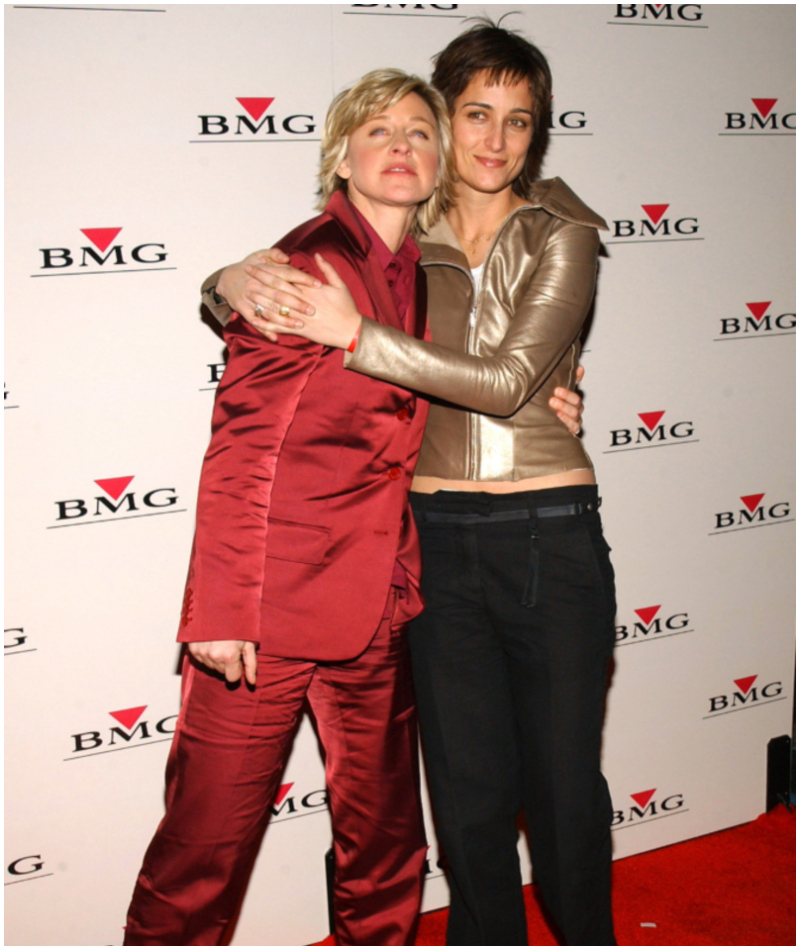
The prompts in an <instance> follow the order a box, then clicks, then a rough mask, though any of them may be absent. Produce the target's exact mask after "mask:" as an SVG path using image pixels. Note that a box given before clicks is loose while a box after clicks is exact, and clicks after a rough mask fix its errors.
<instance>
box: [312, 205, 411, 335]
mask: <svg viewBox="0 0 800 950" xmlns="http://www.w3.org/2000/svg"><path fill="white" fill-rule="evenodd" d="M325 212H326V214H329V215H330V216H331V217H332V218H333V219H334V220H335V221H336V222H337V223H338V224H339V225H340V227H341V229H342V231H343V232H344V236H345V239H346V240H347V242H348V244H349V245H350V247H351V249H352V250H353V252H354V253H355V254H356V256H357V257H358V258H360V259H361V260H362V261H363V262H364V264H363V270H362V274H361V276H362V279H363V281H364V286H365V288H366V290H367V293H368V294H369V297H370V300H371V301H372V305H373V308H374V312H375V319H376V320H377V321H378V323H385V324H386V325H387V326H390V327H395V328H397V329H398V330H405V327H404V325H403V320H402V319H401V317H400V315H399V314H398V312H397V308H396V307H395V305H394V300H393V299H392V293H391V291H390V290H389V286H388V284H387V283H386V275H385V273H384V270H383V267H382V266H381V262H380V259H379V256H378V252H377V250H376V248H375V246H374V245H373V243H372V241H370V239H369V237H368V236H367V233H366V231H365V230H364V227H363V225H362V223H361V221H360V220H359V215H358V213H357V212H356V209H355V207H354V206H353V204H352V203H351V201H350V199H349V198H348V197H347V195H346V194H345V193H344V192H343V191H336V192H334V193H333V195H332V197H331V199H330V201H329V202H328V204H327V205H326V206H325ZM403 251H404V248H401V250H400V253H403ZM417 285H418V286H417V289H419V278H418V280H417ZM415 296H416V297H417V298H418V294H415ZM414 304H415V301H414V300H412V303H411V306H412V307H414ZM413 319H414V321H415V329H417V330H418V332H417V335H421V333H420V332H419V331H420V330H421V331H422V332H424V326H425V324H424V320H425V312H424V308H423V312H422V314H419V313H415V314H414V317H413ZM420 321H422V324H421V327H418V326H417V325H419V324H420Z"/></svg>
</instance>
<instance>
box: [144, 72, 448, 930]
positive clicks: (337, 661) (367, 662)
mask: <svg viewBox="0 0 800 950" xmlns="http://www.w3.org/2000/svg"><path fill="white" fill-rule="evenodd" d="M449 161H450V158H449V122H448V118H447V111H446V107H445V105H444V102H443V100H442V98H441V97H440V95H439V94H438V93H436V92H435V91H434V90H433V89H431V88H430V87H429V86H428V85H426V84H425V83H424V82H422V80H420V79H417V78H416V77H413V76H407V75H405V74H404V73H401V72H400V71H398V70H382V71H381V70H379V71H376V72H373V73H370V74H368V75H367V76H365V77H364V78H363V79H362V80H360V81H359V82H358V83H356V85H355V86H353V88H352V89H349V90H347V91H346V92H345V93H343V94H341V95H340V96H338V97H337V99H336V100H334V102H333V104H332V106H331V108H330V111H329V113H328V117H327V121H326V127H325V133H324V136H323V141H322V171H321V187H322V193H323V196H324V202H323V203H324V210H323V213H322V214H321V215H320V216H319V217H317V218H314V219H313V220H311V221H307V222H306V223H305V224H302V225H300V227H299V228H297V229H295V230H294V231H292V232H291V233H290V234H289V235H287V236H286V237H285V238H284V239H283V241H282V242H281V243H280V246H281V248H282V249H283V251H284V252H285V253H286V254H287V255H288V256H289V258H290V260H291V263H292V264H293V265H294V266H295V267H296V268H300V269H302V270H304V271H305V272H307V273H309V274H312V275H320V271H319V268H318V262H319V260H320V258H319V254H324V255H325V258H326V259H327V260H328V261H330V262H332V263H334V264H335V266H336V268H337V271H338V273H339V274H340V275H341V278H342V284H341V286H346V287H347V289H348V292H349V294H351V295H352V298H353V299H354V300H355V301H356V302H357V306H358V308H359V310H360V312H362V313H364V314H365V315H366V316H368V317H369V318H370V319H372V320H375V321H376V322H378V323H381V324H383V325H385V326H387V327H392V328H394V329H396V330H397V331H398V332H399V333H404V334H406V333H407V334H409V335H410V337H417V338H421V337H422V336H423V334H424V332H425V326H426V324H425V299H424V278H423V277H422V275H421V272H420V269H419V265H418V259H419V250H418V248H417V246H416V245H415V243H414V241H413V239H412V238H411V236H410V231H411V230H412V228H415V227H429V226H430V224H431V223H432V221H433V220H435V218H436V217H437V216H438V215H439V214H440V212H441V210H442V209H443V208H444V207H445V206H446V203H447V198H448V194H449V189H450V187H451V178H450V171H449ZM225 338H226V342H227V345H228V350H229V354H230V358H229V361H228V365H227V368H226V371H225V374H224V376H223V379H222V381H221V382H220V385H219V389H218V391H217V395H216V401H215V406H214V417H213V435H212V439H211V444H210V446H209V449H208V452H207V454H206V457H205V461H204V463H203V470H202V475H201V481H200V490H199V496H198V505H197V527H196V536H195V542H194V547H193V551H192V558H191V564H190V569H189V577H188V581H187V585H186V595H185V598H184V609H183V615H182V619H181V626H180V633H179V640H180V641H182V642H184V643H186V644H187V645H188V654H189V655H188V656H187V658H186V661H185V666H184V679H183V700H182V705H181V712H180V716H179V720H178V726H177V730H176V733H175V739H174V743H173V746H172V750H171V753H170V758H169V763H168V766H167V812H166V815H165V817H164V819H163V821H162V822H161V825H160V826H159V829H158V831H157V833H156V836H155V838H154V839H153V841H152V843H151V845H150V847H149V849H148V851H147V854H146V856H145V860H144V865H143V867H142V870H141V873H140V875H139V879H138V882H137V885H136V890H135V892H134V895H133V900H132V903H131V907H130V911H129V916H128V925H127V929H126V939H125V944H126V945H129V946H132V945H158V946H164V945H168V946H170V945H190V946H193V945H201V946H209V945H211V946H213V945H216V944H219V943H220V942H221V941H222V940H223V938H224V936H225V933H226V930H227V929H228V927H229V925H230V923H231V920H232V919H233V917H234V915H235V912H236V909H237V907H238V906H239V903H240V901H241V898H242V894H243V890H244V887H245V885H246V882H247V878H248V875H249V872H250V869H251V867H252V863H253V861H254V859H255V855H256V852H257V849H258V845H259V842H260V838H261V835H262V833H263V831H264V827H265V825H266V823H267V816H268V809H269V806H270V805H271V804H272V803H273V801H274V799H275V795H276V792H277V789H278V781H279V778H280V775H281V772H282V770H283V767H284V765H285V763H286V758H287V756H288V753H289V748H290V745H291V740H292V736H293V733H294V729H295V725H296V723H297V720H298V717H299V715H300V712H301V708H302V705H303V702H304V700H306V699H307V700H308V702H309V703H310V705H311V708H312V710H313V712H314V717H315V719H316V723H317V727H318V732H319V738H320V741H321V743H322V745H323V747H324V750H325V768H326V784H327V788H328V791H329V795H330V809H331V818H332V824H333V838H334V849H335V855H336V879H335V908H334V909H335V935H336V938H337V942H338V943H339V944H345V945H378V946H388V945H403V944H407V943H410V942H411V943H413V940H412V931H413V927H414V923H415V921H416V917H417V913H418V910H419V899H420V887H421V877H422V867H423V861H424V858H425V851H426V848H425V837H424V832H423V827H422V820H421V809H420V801H419V776H418V764H417V732H416V718H415V710H414V699H413V692H412V685H411V673H410V668H409V660H408V652H407V641H406V637H405V623H406V622H407V621H408V620H409V619H410V618H411V617H413V616H414V615H415V614H416V613H418V612H419V610H420V608H421V600H420V596H419V593H418V588H419V574H420V564H419V548H418V544H417V537H416V532H415V530H414V525H413V519H412V518H411V517H410V512H409V508H408V490H409V487H410V485H411V477H412V473H413V470H414V464H415V462H416V457H417V454H418V452H419V447H420V443H421V441H422V432H423V428H424V424H425V417H426V411H427V404H426V403H424V402H423V401H422V400H420V399H417V398H415V396H414V395H413V394H412V393H410V392H408V390H407V389H405V388H403V387H400V386H395V385H393V384H390V383H384V382H380V381H377V380H374V379H370V378H369V377H367V376H359V375H357V374H354V373H347V372H346V371H345V369H344V367H343V366H342V359H341V355H340V354H339V353H338V352H337V351H335V350H329V349H326V348H324V347H322V346H319V345H317V344H313V343H309V342H307V341H306V340H303V339H301V338H299V337H295V338H293V339H289V338H287V339H285V340H284V345H281V346H276V345H274V344H272V343H268V342H267V341H266V340H264V338H263V337H262V336H261V335H260V334H259V333H257V332H256V331H254V330H253V329H252V328H251V327H250V326H249V325H248V324H247V323H246V322H245V321H244V320H242V319H234V320H231V321H230V322H229V323H228V325H227V327H226V328H225Z"/></svg>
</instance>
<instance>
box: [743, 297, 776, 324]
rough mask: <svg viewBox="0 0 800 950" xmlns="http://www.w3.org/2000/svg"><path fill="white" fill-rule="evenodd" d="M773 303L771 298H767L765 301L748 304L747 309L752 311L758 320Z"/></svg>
mask: <svg viewBox="0 0 800 950" xmlns="http://www.w3.org/2000/svg"><path fill="white" fill-rule="evenodd" d="M771 303H772V301H771V300H765V301H764V302H763V303H749V304H746V306H747V309H748V310H749V311H750V313H752V314H753V316H754V317H755V318H756V320H760V319H761V318H762V317H763V316H764V314H765V313H766V312H767V307H768V306H769V305H770V304H771Z"/></svg>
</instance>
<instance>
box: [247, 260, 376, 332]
mask: <svg viewBox="0 0 800 950" xmlns="http://www.w3.org/2000/svg"><path fill="white" fill-rule="evenodd" d="M314 261H315V263H316V265H317V267H318V268H319V270H320V273H321V274H322V276H323V277H324V278H325V280H326V281H327V283H326V284H320V282H319V281H315V283H316V286H312V285H311V284H310V283H309V282H308V281H306V282H305V283H304V284H303V286H298V285H297V283H295V282H294V281H293V278H292V275H288V278H292V281H293V282H292V285H291V289H292V291H293V292H294V293H293V294H288V293H287V292H286V291H284V290H282V289H280V288H279V287H278V286H277V285H276V284H275V285H272V284H271V285H270V286H269V287H266V286H265V287H264V289H263V290H262V292H261V293H260V294H259V297H258V300H259V302H261V301H262V300H263V301H265V303H264V307H265V311H266V309H267V308H268V309H269V313H266V312H265V313H264V315H263V319H262V321H261V323H262V325H263V326H259V325H258V324H256V323H255V322H253V321H250V322H252V323H253V326H258V329H259V330H261V332H262V333H265V334H267V335H270V334H281V333H292V334H294V335H296V336H302V337H304V338H305V339H306V340H311V341H312V342H313V343H321V344H322V345H323V346H333V347H336V348H338V349H340V350H346V349H347V348H348V347H349V346H350V344H351V343H352V341H353V339H354V338H355V337H356V336H357V334H358V331H359V330H360V328H361V314H360V313H359V312H358V308H357V307H356V305H355V301H354V300H353V297H352V295H351V294H350V291H349V290H348V289H347V285H346V284H345V282H344V281H343V280H342V278H341V277H340V276H339V273H338V271H337V270H336V268H335V267H334V266H333V265H332V264H329V263H328V262H327V261H326V260H325V258H324V257H322V255H320V254H315V255H314ZM271 270H274V268H271ZM285 270H286V271H289V270H293V269H292V268H285ZM295 273H300V271H296V272H295ZM303 276H304V277H306V278H308V277H309V275H308V274H303ZM288 278H287V279H288ZM309 279H310V278H309ZM283 311H287V312H285V313H284V312H283ZM271 338H272V337H271Z"/></svg>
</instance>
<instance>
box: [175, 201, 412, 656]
mask: <svg viewBox="0 0 800 950" xmlns="http://www.w3.org/2000/svg"><path fill="white" fill-rule="evenodd" d="M279 247H281V248H282V249H283V250H284V251H286V253H287V254H290V255H291V263H292V264H293V265H294V266H295V267H298V268H299V269H301V270H304V271H306V272H308V273H312V274H314V276H316V277H318V278H320V279H321V280H324V278H323V277H322V274H321V273H320V272H319V271H318V269H317V268H316V265H315V264H314V254H315V253H316V252H319V253H320V254H322V255H323V256H324V257H325V258H326V259H327V260H328V261H330V263H331V264H333V265H334V267H335V268H336V270H337V271H338V272H339V274H340V275H341V277H342V279H343V280H344V281H345V283H346V284H347V286H348V288H349V290H350V292H351V293H352V295H353V298H354V299H355V302H356V306H357V307H358V309H359V311H360V312H361V313H362V314H364V315H365V316H367V317H372V318H373V319H375V320H377V321H379V322H380V323H385V324H388V325H389V326H394V327H397V328H399V329H402V328H403V324H402V321H401V318H400V316H398V314H397V311H396V309H395V306H394V303H393V301H392V296H391V292H390V290H389V287H388V286H387V284H386V278H385V276H384V273H383V270H382V268H381V266H380V263H379V262H378V259H377V255H376V253H375V251H374V250H373V249H372V246H371V245H370V243H369V241H368V240H367V238H366V236H365V234H364V231H363V228H362V227H361V226H360V224H359V222H358V220H357V218H356V214H355V211H354V209H353V207H352V205H351V204H350V202H349V201H348V200H347V198H346V197H345V196H344V195H343V194H342V193H341V192H337V193H336V194H335V195H334V196H333V198H332V199H331V201H330V202H329V203H328V205H327V207H326V209H325V211H324V213H323V214H321V215H320V216H319V217H317V218H314V219H312V220H311V221H307V222H306V223H305V224H302V225H300V227H299V228H296V229H295V230H294V231H292V232H291V233H290V234H288V235H287V236H286V237H285V238H284V239H283V240H282V241H281V242H280V243H279ZM411 307H412V308H413V313H412V314H409V315H408V316H409V317H411V318H412V319H413V325H414V326H415V335H416V336H418V337H420V338H422V337H423V336H424V335H425V334H426V319H425V313H426V299H425V278H424V275H423V274H422V270H421V268H420V267H419V265H417V280H416V298H415V300H414V301H412V304H411ZM225 341H226V343H227V345H228V352H229V357H228V365H227V367H226V369H225V373H224V375H223V377H222V380H221V381H220V384H219V387H218V389H217V394H216V400H215V404H214V415H213V419H212V437H211V444H210V445H209V448H208V451H207V453H206V456H205V460H204V462H203V470H202V473H201V476H200V488H199V495H198V501H197V525H196V532H195V540H194V546H193V549H192V557H191V563H190V566H189V577H188V580H187V584H186V593H185V597H184V605H183V612H182V616H181V625H180V630H179V634H178V640H179V641H182V642H191V641H200V640H252V641H255V642H258V643H260V645H261V650H262V651H264V652H265V653H268V654H270V655H273V656H281V657H292V658H297V659H308V660H320V661H335V660H346V659H350V658H352V657H355V656H357V655H358V654H359V653H361V652H362V651H363V650H364V649H365V648H366V647H367V645H368V644H369V642H370V640H371V639H372V636H373V635H374V633H375V631H376V630H377V628H378V626H379V624H380V620H381V617H382V616H383V610H384V606H385V604H386V598H387V595H388V592H389V588H390V586H391V580H392V573H393V569H394V564H395V560H399V561H400V563H401V564H402V565H403V567H404V568H405V570H406V573H407V575H408V581H409V591H408V593H409V596H408V598H407V599H406V600H405V601H403V615H402V616H401V617H400V618H398V619H399V620H401V621H402V620H405V619H411V617H413V616H416V614H418V613H419V611H420V610H421V609H422V602H421V599H420V597H419V593H418V590H419V576H420V557H419V548H418V543H417V536H416V529H415V527H414V522H413V518H412V517H411V514H410V511H409V507H408V491H409V488H410V486H411V478H412V475H413V473H414V465H415V464H416V460H417V455H418V454H419V448H420V444H421V442H422V433H423V429H424V426H425V418H426V415H427V409H428V404H427V402H426V401H424V400H423V399H421V398H419V397H416V396H415V395H414V394H413V393H411V392H409V391H408V390H407V389H403V388H402V387H400V386H394V385H392V384H391V383H385V382H381V381H379V380H375V379H371V378H370V377H368V376H363V375H361V374H360V373H354V372H349V371H348V370H346V369H344V365H343V358H342V352H341V351H340V350H332V349H329V348H327V347H323V346H319V345H317V344H314V343H309V342H308V341H307V340H303V339H302V338H300V337H294V336H282V337H281V343H280V344H274V343H270V342H269V341H267V340H266V339H265V338H264V337H262V336H261V335H260V334H259V333H258V332H257V331H255V330H253V329H252V327H250V326H249V324H247V323H246V322H245V321H244V320H243V319H242V318H241V317H239V316H236V317H234V319H232V320H231V321H230V322H229V323H228V325H227V326H226V327H225Z"/></svg>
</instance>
